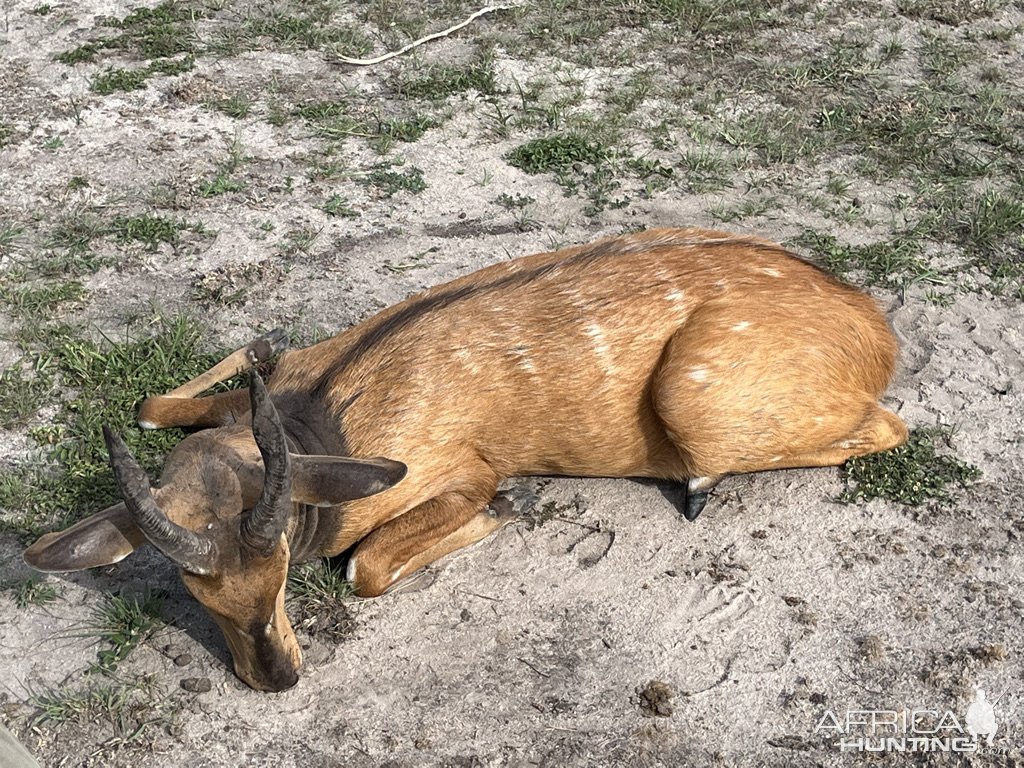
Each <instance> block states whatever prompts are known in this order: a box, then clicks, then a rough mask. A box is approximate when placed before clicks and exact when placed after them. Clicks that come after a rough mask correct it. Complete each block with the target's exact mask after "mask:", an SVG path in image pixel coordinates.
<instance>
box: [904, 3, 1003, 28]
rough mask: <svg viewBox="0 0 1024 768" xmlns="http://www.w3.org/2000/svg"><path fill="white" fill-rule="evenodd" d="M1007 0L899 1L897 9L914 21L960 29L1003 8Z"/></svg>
mask: <svg viewBox="0 0 1024 768" xmlns="http://www.w3.org/2000/svg"><path fill="white" fill-rule="evenodd" d="M1006 4H1007V0H898V2H897V3H896V9H897V10H898V11H899V12H900V13H901V14H903V15H904V16H908V17H909V18H912V19H928V20H931V21H939V22H942V23H943V24H948V25H949V26H951V27H958V26H960V25H961V24H964V23H966V22H968V21H974V20H975V19H980V18H985V17H988V16H991V15H992V14H993V13H995V12H996V11H998V10H999V9H1001V8H1003V7H1004V6H1005V5H1006Z"/></svg>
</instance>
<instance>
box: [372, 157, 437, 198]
mask: <svg viewBox="0 0 1024 768" xmlns="http://www.w3.org/2000/svg"><path fill="white" fill-rule="evenodd" d="M391 167H392V166H391V163H381V164H379V165H376V166H374V167H373V168H372V169H371V170H370V172H369V173H367V174H366V176H364V177H363V179H362V182H363V184H365V185H367V186H369V187H372V188H373V189H375V190H376V191H377V193H378V194H379V195H380V196H381V197H385V198H387V197H394V196H395V195H397V194H398V193H399V192H408V193H409V194H411V195H416V194H419V193H420V192H422V191H423V190H425V189H426V188H427V182H425V181H424V180H423V171H422V170H420V169H419V168H417V167H416V166H411V167H409V168H407V169H405V170H404V171H393V170H391Z"/></svg>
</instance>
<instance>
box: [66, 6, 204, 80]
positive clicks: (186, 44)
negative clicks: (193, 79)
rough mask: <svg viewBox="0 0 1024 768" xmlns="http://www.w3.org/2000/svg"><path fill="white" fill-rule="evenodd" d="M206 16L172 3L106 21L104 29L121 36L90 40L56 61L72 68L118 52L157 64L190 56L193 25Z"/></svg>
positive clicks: (192, 8) (103, 22)
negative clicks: (100, 56) (115, 31)
mask: <svg viewBox="0 0 1024 768" xmlns="http://www.w3.org/2000/svg"><path fill="white" fill-rule="evenodd" d="M203 16H204V11H203V10H202V9H201V8H197V7H192V6H190V5H188V4H186V3H181V2H176V1H175V0H170V2H164V3H161V4H160V5H157V6H155V7H153V8H138V9H136V10H134V11H132V12H131V13H130V14H128V15H127V16H125V17H124V18H123V19H112V18H103V19H100V23H101V25H102V26H105V27H108V28H110V29H118V30H120V31H121V34H119V35H117V36H114V37H107V38H102V39H98V40H90V41H89V42H87V43H84V44H83V45H80V46H78V47H77V48H73V49H71V50H69V51H65V52H64V53H61V54H58V55H57V56H56V60H57V61H59V62H61V63H63V64H68V65H73V64H77V63H80V62H86V61H95V60H96V59H97V58H98V57H99V55H100V53H101V52H103V51H118V52H120V53H121V54H122V55H125V54H127V55H130V56H134V57H136V58H139V59H149V60H151V61H152V62H153V63H154V64H157V63H158V62H159V61H160V60H167V59H169V58H171V57H173V56H177V55H179V54H189V55H191V54H194V53H195V52H196V51H197V45H196V38H195V33H194V25H195V22H196V21H198V20H199V19H201V18H203ZM154 71H155V70H154ZM116 90H131V89H127V88H120V89H116Z"/></svg>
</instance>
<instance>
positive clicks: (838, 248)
mask: <svg viewBox="0 0 1024 768" xmlns="http://www.w3.org/2000/svg"><path fill="white" fill-rule="evenodd" d="M791 243H792V244H793V245H796V246H799V247H801V248H806V249H808V250H810V251H811V255H812V256H813V258H814V259H815V260H816V261H817V262H818V263H819V264H821V265H822V266H823V267H825V269H827V270H829V271H830V272H834V273H836V274H838V275H844V274H847V273H849V272H853V271H859V272H863V273H864V276H865V279H866V282H867V283H869V284H877V285H887V286H890V287H895V286H900V285H905V284H906V283H908V282H943V281H944V278H943V277H942V275H941V274H940V273H939V272H938V271H937V270H936V269H935V268H934V267H932V266H931V265H930V264H929V262H928V260H927V259H926V258H925V257H924V255H923V249H922V244H921V240H920V238H915V237H910V236H899V237H896V238H894V239H892V240H881V241H878V242H875V243H868V244H867V245H845V244H843V243H840V242H839V241H838V240H837V239H836V238H835V237H834V236H833V235H829V234H825V233H822V232H817V231H815V230H812V229H805V230H804V231H803V232H802V233H801V234H800V235H798V236H797V237H795V238H793V240H792V241H791Z"/></svg>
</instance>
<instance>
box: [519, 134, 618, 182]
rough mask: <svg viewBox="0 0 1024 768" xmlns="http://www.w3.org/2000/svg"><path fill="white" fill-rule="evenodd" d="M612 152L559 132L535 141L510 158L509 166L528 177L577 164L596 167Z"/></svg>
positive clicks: (521, 146) (584, 139) (521, 147)
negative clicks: (528, 175)
mask: <svg viewBox="0 0 1024 768" xmlns="http://www.w3.org/2000/svg"><path fill="white" fill-rule="evenodd" d="M608 155H609V151H608V148H607V147H604V146H602V145H600V144H598V143H596V142H592V141H589V140H588V139H586V138H584V137H583V136H581V135H579V134H577V133H560V134H554V135H552V136H545V137H543V138H540V139H533V140H532V141H528V142H526V143H525V144H521V145H519V146H518V147H516V148H515V149H513V150H512V151H511V152H509V153H508V154H507V155H505V160H506V161H507V162H508V164H509V165H511V166H513V167H515V168H518V169H520V170H521V171H524V172H525V173H529V174H537V173H557V172H558V171H563V170H566V169H568V168H570V167H571V166H572V165H573V164H574V163H589V164H591V165H596V164H597V163H600V162H601V161H603V160H605V159H607V158H608Z"/></svg>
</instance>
